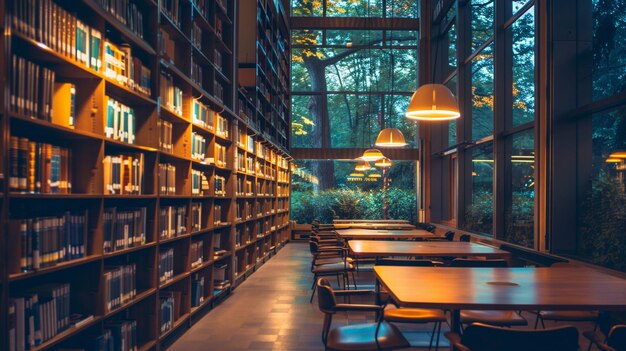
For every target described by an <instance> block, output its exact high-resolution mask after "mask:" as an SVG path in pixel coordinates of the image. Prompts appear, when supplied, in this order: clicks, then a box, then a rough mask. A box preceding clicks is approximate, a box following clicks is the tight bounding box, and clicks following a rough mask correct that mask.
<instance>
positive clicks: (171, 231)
mask: <svg viewBox="0 0 626 351" xmlns="http://www.w3.org/2000/svg"><path fill="white" fill-rule="evenodd" d="M185 233H187V207H186V206H165V207H161V208H160V209H159V238H160V239H170V238H175V237H177V236H180V235H183V234H185Z"/></svg>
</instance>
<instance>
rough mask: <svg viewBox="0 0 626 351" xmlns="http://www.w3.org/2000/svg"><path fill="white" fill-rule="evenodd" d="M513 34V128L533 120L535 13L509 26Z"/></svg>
mask: <svg viewBox="0 0 626 351" xmlns="http://www.w3.org/2000/svg"><path fill="white" fill-rule="evenodd" d="M511 31H512V34H513V60H512V63H513V86H512V87H511V89H512V96H513V127H516V126H518V125H520V124H524V123H528V122H532V121H534V120H535V11H534V7H531V8H530V9H529V10H528V11H527V12H526V13H524V14H523V15H522V16H521V17H520V18H519V19H518V20H517V21H515V22H514V23H513V24H512V25H511Z"/></svg>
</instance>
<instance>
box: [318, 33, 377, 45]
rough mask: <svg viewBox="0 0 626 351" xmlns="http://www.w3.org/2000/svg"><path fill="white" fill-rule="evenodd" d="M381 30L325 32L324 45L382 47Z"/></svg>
mask: <svg viewBox="0 0 626 351" xmlns="http://www.w3.org/2000/svg"><path fill="white" fill-rule="evenodd" d="M382 40H383V31H382V30H345V29H340V30H327V31H326V44H327V45H341V46H357V45H382Z"/></svg>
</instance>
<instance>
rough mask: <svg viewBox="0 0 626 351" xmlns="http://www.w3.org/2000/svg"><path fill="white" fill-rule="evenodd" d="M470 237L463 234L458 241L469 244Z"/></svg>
mask: <svg viewBox="0 0 626 351" xmlns="http://www.w3.org/2000/svg"><path fill="white" fill-rule="evenodd" d="M470 239H471V237H470V235H469V234H463V235H461V236H460V237H459V241H466V242H470Z"/></svg>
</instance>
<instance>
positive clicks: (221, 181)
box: [213, 175, 226, 196]
mask: <svg viewBox="0 0 626 351" xmlns="http://www.w3.org/2000/svg"><path fill="white" fill-rule="evenodd" d="M213 184H214V190H215V196H226V178H224V177H222V176H219V175H215V177H214V181H213Z"/></svg>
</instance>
